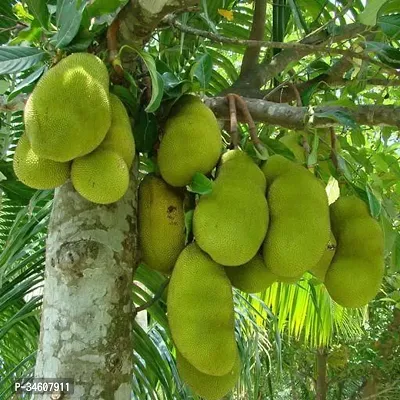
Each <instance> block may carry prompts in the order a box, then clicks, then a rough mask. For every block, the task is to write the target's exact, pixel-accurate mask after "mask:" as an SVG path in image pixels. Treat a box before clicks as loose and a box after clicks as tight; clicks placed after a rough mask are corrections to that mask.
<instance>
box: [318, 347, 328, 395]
mask: <svg viewBox="0 0 400 400" xmlns="http://www.w3.org/2000/svg"><path fill="white" fill-rule="evenodd" d="M327 358H328V355H327V354H326V351H325V349H318V350H317V382H316V386H317V387H316V394H317V396H316V398H317V400H326V396H327V394H328V382H327V368H326V367H327V364H326V362H327Z"/></svg>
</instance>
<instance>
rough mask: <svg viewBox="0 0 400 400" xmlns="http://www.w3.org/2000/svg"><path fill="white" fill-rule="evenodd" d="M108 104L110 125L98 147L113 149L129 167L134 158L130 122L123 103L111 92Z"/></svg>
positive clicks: (133, 141) (133, 143)
mask: <svg viewBox="0 0 400 400" xmlns="http://www.w3.org/2000/svg"><path fill="white" fill-rule="evenodd" d="M110 105H111V126H110V129H109V130H108V132H107V135H106V137H105V138H104V140H103V141H102V142H101V144H100V146H99V147H98V148H99V149H104V150H112V151H115V152H116V153H118V154H119V155H120V156H121V157H122V158H123V159H124V161H125V163H126V165H127V166H128V169H130V168H131V166H132V162H133V160H134V158H135V139H134V137H133V133H132V127H131V122H130V120H129V116H128V113H127V111H126V109H125V106H124V104H123V103H122V101H121V100H120V99H119V98H118V97H117V96H116V95H115V94H112V93H111V94H110Z"/></svg>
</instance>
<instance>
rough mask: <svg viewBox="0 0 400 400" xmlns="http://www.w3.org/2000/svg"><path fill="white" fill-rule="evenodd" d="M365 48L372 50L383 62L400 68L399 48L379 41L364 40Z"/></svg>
mask: <svg viewBox="0 0 400 400" xmlns="http://www.w3.org/2000/svg"><path fill="white" fill-rule="evenodd" d="M366 50H367V51H373V52H374V53H375V54H376V55H377V56H378V58H379V60H380V61H382V62H383V63H384V64H387V65H389V66H391V67H392V68H396V69H398V68H400V50H399V49H397V48H394V47H392V46H389V45H387V44H385V43H381V42H366Z"/></svg>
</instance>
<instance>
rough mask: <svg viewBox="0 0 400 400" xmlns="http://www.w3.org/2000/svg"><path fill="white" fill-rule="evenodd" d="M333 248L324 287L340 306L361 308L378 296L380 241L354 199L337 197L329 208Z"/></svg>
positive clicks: (375, 226)
mask: <svg viewBox="0 0 400 400" xmlns="http://www.w3.org/2000/svg"><path fill="white" fill-rule="evenodd" d="M330 214H331V221H332V232H333V234H334V236H335V238H336V240H337V248H336V252H335V255H334V257H333V260H332V263H331V265H330V267H329V269H328V271H327V273H326V277H325V286H326V288H327V290H328V292H329V294H330V296H331V297H332V298H333V299H334V300H335V301H336V302H337V303H338V304H340V305H342V306H344V307H349V308H356V307H362V306H364V305H366V304H367V303H368V302H370V301H371V300H372V299H373V298H374V297H375V296H376V294H377V293H378V291H379V288H380V286H381V283H382V278H383V272H384V242H383V234H382V230H381V228H380V225H379V223H378V222H377V221H376V220H375V219H374V218H372V217H371V215H370V214H369V210H368V207H367V205H366V204H365V203H364V202H363V201H362V200H361V199H359V198H358V197H355V196H349V197H339V199H338V200H337V201H336V202H335V203H333V204H332V205H331V207H330Z"/></svg>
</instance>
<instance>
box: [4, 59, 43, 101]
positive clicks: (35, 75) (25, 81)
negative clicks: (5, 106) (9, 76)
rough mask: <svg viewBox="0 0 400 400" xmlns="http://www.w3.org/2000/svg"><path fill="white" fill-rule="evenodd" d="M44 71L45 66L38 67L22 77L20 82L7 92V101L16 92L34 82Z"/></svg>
mask: <svg viewBox="0 0 400 400" xmlns="http://www.w3.org/2000/svg"><path fill="white" fill-rule="evenodd" d="M44 71H46V67H45V66H43V67H40V68H38V69H37V70H36V71H34V72H32V73H31V74H30V75H28V76H27V77H26V78H24V79H23V80H22V81H21V82H19V83H18V85H17V86H16V87H15V88H14V90H13V91H12V92H11V93H10V94H9V96H8V101H10V100H12V99H13V98H14V97H15V96H16V95H17V94H18V93H20V92H22V91H23V90H24V89H25V88H27V87H28V86H30V85H31V84H32V83H34V82H36V81H37V80H38V79H39V78H40V77H41V76H42V74H43V73H44Z"/></svg>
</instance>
